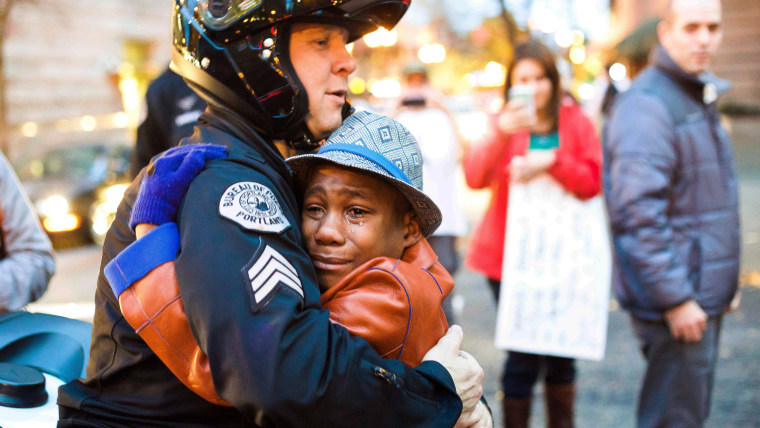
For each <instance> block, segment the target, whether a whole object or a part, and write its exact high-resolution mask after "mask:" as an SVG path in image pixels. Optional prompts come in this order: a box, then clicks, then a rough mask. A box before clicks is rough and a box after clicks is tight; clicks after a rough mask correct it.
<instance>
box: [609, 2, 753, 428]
mask: <svg viewBox="0 0 760 428" xmlns="http://www.w3.org/2000/svg"><path fill="white" fill-rule="evenodd" d="M658 36H659V39H660V43H661V46H658V47H657V51H656V53H655V59H654V64H653V65H652V66H651V67H649V68H648V69H646V70H645V71H644V72H643V73H642V74H641V75H640V76H639V77H638V78H637V79H636V81H635V82H634V83H633V85H632V87H631V89H630V90H629V91H628V92H626V93H625V94H624V95H623V96H621V97H620V99H619V100H618V101H617V103H616V105H615V106H614V110H613V113H612V116H611V117H610V119H609V121H608V123H607V124H606V126H605V130H604V138H603V140H604V190H605V194H606V199H607V204H608V209H609V215H610V222H611V228H612V235H613V244H614V252H615V266H614V278H613V283H614V289H615V294H616V297H617V299H618V300H619V302H620V304H621V305H622V306H623V307H624V308H625V309H627V310H628V311H630V313H631V318H632V323H633V327H634V330H635V332H636V335H637V336H638V338H639V341H640V344H641V348H642V352H643V353H644V356H645V358H646V360H647V372H646V375H645V378H644V382H643V386H642V389H641V392H640V395H639V409H638V426H639V427H665V426H669V427H670V426H688V427H700V426H702V425H703V423H704V421H705V420H706V419H707V416H708V414H709V409H710V394H711V389H712V381H713V378H714V372H715V363H716V359H717V350H718V336H719V332H720V326H721V319H722V314H723V313H725V312H727V311H728V310H729V309H730V308H732V306H735V305H736V304H738V296H737V299H735V300H734V297H735V295H736V294H737V284H738V276H739V213H738V198H737V184H736V177H735V173H734V167H733V154H732V149H731V145H730V141H729V139H728V135H727V133H726V131H725V130H724V129H723V128H722V127H721V125H720V122H719V117H718V112H717V110H716V106H715V100H716V99H717V97H718V95H719V94H720V93H722V92H724V91H725V90H726V89H728V86H729V85H728V83H727V82H725V81H722V80H720V79H717V78H716V77H715V76H713V75H712V74H710V73H707V72H706V70H707V67H708V66H709V63H710V60H711V57H712V56H713V54H714V53H715V51H716V50H717V48H718V46H719V44H720V41H721V37H722V34H721V6H720V1H719V0H673V1H670V2H669V5H668V8H667V10H666V14H665V16H664V18H663V20H662V22H661V23H660V24H659V27H658ZM732 301H733V302H734V304H733V305H732Z"/></svg>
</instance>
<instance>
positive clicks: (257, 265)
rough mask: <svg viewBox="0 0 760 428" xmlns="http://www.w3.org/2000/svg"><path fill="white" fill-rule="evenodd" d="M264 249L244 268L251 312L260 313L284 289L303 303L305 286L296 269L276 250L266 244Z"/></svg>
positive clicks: (257, 252)
mask: <svg viewBox="0 0 760 428" xmlns="http://www.w3.org/2000/svg"><path fill="white" fill-rule="evenodd" d="M263 247H264V249H263V250H258V251H256V253H255V254H254V255H253V257H252V258H251V261H250V262H249V263H248V264H247V265H246V266H245V267H244V268H243V275H244V281H245V286H246V291H247V294H248V297H249V304H250V306H251V311H252V312H253V313H256V312H258V311H259V310H260V309H261V308H263V307H264V306H266V305H267V304H268V303H269V301H270V300H272V298H273V297H274V295H275V294H277V292H278V291H279V290H280V289H283V288H284V289H289V290H290V291H292V292H295V293H296V294H297V295H298V296H300V297H301V301H303V300H304V294H303V286H302V285H301V279H300V278H299V277H298V272H296V269H295V267H293V265H292V264H290V262H289V261H288V260H287V259H286V258H285V256H283V255H282V254H281V253H280V252H278V251H277V250H275V249H274V248H272V247H270V246H269V245H266V244H264V245H263ZM259 248H261V247H259Z"/></svg>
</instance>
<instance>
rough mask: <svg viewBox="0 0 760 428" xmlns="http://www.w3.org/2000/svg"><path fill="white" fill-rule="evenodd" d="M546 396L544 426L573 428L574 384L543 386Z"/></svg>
mask: <svg viewBox="0 0 760 428" xmlns="http://www.w3.org/2000/svg"><path fill="white" fill-rule="evenodd" d="M544 392H545V395H546V415H547V418H546V426H547V427H549V428H573V425H574V424H573V414H574V407H575V383H560V384H549V383H547V384H544Z"/></svg>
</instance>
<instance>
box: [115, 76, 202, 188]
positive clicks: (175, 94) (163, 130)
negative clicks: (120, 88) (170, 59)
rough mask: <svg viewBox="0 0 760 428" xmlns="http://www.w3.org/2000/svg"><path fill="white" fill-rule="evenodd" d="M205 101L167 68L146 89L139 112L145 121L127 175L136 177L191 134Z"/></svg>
mask: <svg viewBox="0 0 760 428" xmlns="http://www.w3.org/2000/svg"><path fill="white" fill-rule="evenodd" d="M205 109H206V102H205V101H203V99H202V98H201V97H200V96H199V95H198V94H197V93H195V91H193V90H192V89H190V87H188V86H187V83H185V81H184V80H183V79H182V76H180V75H179V74H177V73H175V72H174V71H172V70H171V69H170V68H167V69H166V70H164V72H163V73H161V75H160V76H158V77H157V78H156V80H154V81H153V82H151V84H150V85H149V86H148V91H147V92H146V94H145V104H144V105H143V106H142V109H141V111H142V112H145V118H144V119H143V121H142V123H140V126H138V127H137V140H136V141H135V150H134V151H133V152H132V159H131V164H130V168H129V171H130V174H131V177H132V178H135V177H137V174H139V173H140V170H141V169H143V168H144V167H145V166H146V165H148V163H149V162H150V160H151V159H152V158H153V156H155V155H157V154H159V153H161V152H163V151H164V150H167V149H170V148H172V147H174V146H176V145H177V144H179V141H180V140H181V139H183V138H185V137H189V136H190V135H192V134H193V128H194V127H195V125H196V124H197V122H198V117H200V115H201V113H203V110H205Z"/></svg>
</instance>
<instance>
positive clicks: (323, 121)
mask: <svg viewBox="0 0 760 428" xmlns="http://www.w3.org/2000/svg"><path fill="white" fill-rule="evenodd" d="M347 38H348V31H346V30H345V29H344V28H341V27H336V26H332V25H324V24H311V23H296V24H293V33H292V35H291V37H290V60H291V62H292V63H293V68H294V69H295V71H296V74H297V75H298V78H299V79H300V80H301V83H303V86H304V87H305V88H306V94H307V96H308V97H309V113H308V114H307V115H306V125H307V126H308V127H309V130H310V131H311V132H312V134H314V136H315V137H317V138H326V137H327V136H328V135H330V133H332V131H334V130H335V129H337V128H338V127H339V126H340V124H341V122H342V120H343V117H342V115H341V109H342V108H343V103H345V101H346V94H348V75H349V74H351V73H353V71H354V70H355V69H356V62H355V61H354V59H353V57H352V56H351V54H349V53H348V51H347V50H346V40H347Z"/></svg>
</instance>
